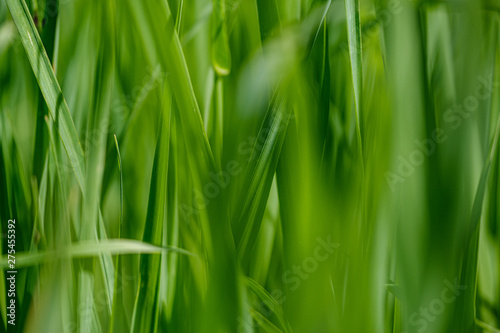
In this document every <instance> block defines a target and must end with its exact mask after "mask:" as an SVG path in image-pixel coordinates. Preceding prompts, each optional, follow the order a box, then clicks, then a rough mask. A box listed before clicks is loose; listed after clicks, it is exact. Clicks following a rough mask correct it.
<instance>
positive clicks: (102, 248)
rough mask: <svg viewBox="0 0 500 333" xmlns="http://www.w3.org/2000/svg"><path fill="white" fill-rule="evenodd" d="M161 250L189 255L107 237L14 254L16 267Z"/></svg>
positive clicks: (0, 262) (4, 262)
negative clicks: (103, 239) (60, 260)
mask: <svg viewBox="0 0 500 333" xmlns="http://www.w3.org/2000/svg"><path fill="white" fill-rule="evenodd" d="M163 251H173V252H177V253H180V254H185V255H191V256H193V255H194V254H192V253H191V252H188V251H186V250H183V249H178V248H174V247H161V246H156V245H152V244H148V243H145V242H141V241H137V240H133V239H108V240H106V241H101V242H94V241H83V242H77V243H73V244H72V245H70V246H67V247H66V248H61V249H58V250H57V251H45V252H39V253H34V254H32V253H19V254H17V255H16V267H17V268H21V267H27V266H32V265H38V264H41V263H44V262H47V261H52V260H57V259H63V258H91V257H96V256H100V255H102V254H103V253H109V254H111V255H114V254H133V253H147V254H154V253H161V252H163ZM7 260H8V259H7V256H2V257H1V259H0V268H2V269H3V268H6V267H7V265H8V262H7Z"/></svg>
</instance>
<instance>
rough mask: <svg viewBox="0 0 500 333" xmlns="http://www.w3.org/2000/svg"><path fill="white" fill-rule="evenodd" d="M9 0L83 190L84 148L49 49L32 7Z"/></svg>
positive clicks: (18, 1)
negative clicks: (47, 50) (39, 32)
mask: <svg viewBox="0 0 500 333" xmlns="http://www.w3.org/2000/svg"><path fill="white" fill-rule="evenodd" d="M6 2H7V5H8V8H9V10H10V13H11V15H12V18H13V19H14V22H15V24H16V27H17V30H18V31H19V35H20V36H21V41H22V43H23V46H24V49H25V51H26V54H27V56H28V59H29V61H30V64H31V67H32V69H33V73H34V74H35V76H36V79H37V81H38V85H39V86H40V90H41V91H42V94H43V97H44V98H45V102H46V103H47V106H48V108H49V111H50V115H51V117H52V119H53V120H54V121H55V122H56V123H57V128H58V129H59V135H60V137H61V141H62V143H63V145H64V149H65V150H66V153H67V154H68V157H69V160H70V162H71V165H72V167H73V169H74V171H75V175H76V179H77V181H78V183H79V184H80V187H81V188H82V190H83V188H84V174H85V172H84V168H85V164H84V155H83V150H82V147H81V145H80V142H79V140H78V135H77V133H76V129H75V125H74V123H73V120H72V118H71V114H70V112H69V109H68V105H67V104H66V101H65V100H64V97H63V94H62V92H61V88H60V86H59V83H58V82H57V79H56V76H55V74H54V71H53V70H52V66H51V64H50V61H49V58H48V57H47V53H46V52H45V49H44V46H43V44H42V41H41V39H40V36H39V35H38V31H37V30H36V27H35V24H34V23H33V20H32V19H31V15H30V11H29V9H28V7H27V6H26V3H25V2H24V1H23V0H7V1H6Z"/></svg>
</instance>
